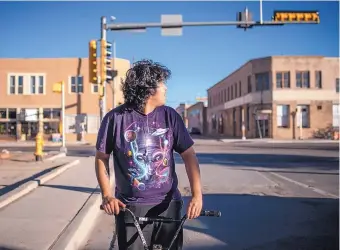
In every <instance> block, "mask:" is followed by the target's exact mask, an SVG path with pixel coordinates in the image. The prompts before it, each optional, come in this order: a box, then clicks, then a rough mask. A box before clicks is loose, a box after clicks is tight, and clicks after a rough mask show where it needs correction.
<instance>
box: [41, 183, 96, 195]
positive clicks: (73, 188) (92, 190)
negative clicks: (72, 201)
mask: <svg viewBox="0 0 340 250" xmlns="http://www.w3.org/2000/svg"><path fill="white" fill-rule="evenodd" d="M40 186H41V187H48V188H57V189H64V190H70V191H77V192H82V193H94V194H99V193H100V190H99V189H97V188H89V187H77V186H64V185H49V184H43V185H40Z"/></svg>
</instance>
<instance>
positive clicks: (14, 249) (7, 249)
mask: <svg viewBox="0 0 340 250" xmlns="http://www.w3.org/2000/svg"><path fill="white" fill-rule="evenodd" d="M0 250H24V249H23V248H17V247H6V246H0Z"/></svg>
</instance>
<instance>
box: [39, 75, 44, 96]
mask: <svg viewBox="0 0 340 250" xmlns="http://www.w3.org/2000/svg"><path fill="white" fill-rule="evenodd" d="M44 80H45V79H44V77H43V76H39V94H43V93H44V85H45V83H44Z"/></svg>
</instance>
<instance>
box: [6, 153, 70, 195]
mask: <svg viewBox="0 0 340 250" xmlns="http://www.w3.org/2000/svg"><path fill="white" fill-rule="evenodd" d="M51 156H53V155H50V156H49V157H51ZM67 162H68V161H67V159H60V158H59V159H58V160H54V161H49V160H48V157H47V158H45V159H44V161H39V162H36V161H35V160H34V155H32V154H31V153H20V154H19V153H11V154H10V158H9V159H4V160H0V200H1V198H3V197H2V195H4V194H5V193H7V192H9V191H11V190H13V189H14V188H16V187H18V186H19V185H21V184H23V183H25V182H27V181H28V180H30V179H32V180H33V179H35V178H37V177H39V176H42V175H44V174H46V173H47V172H50V171H51V170H53V169H56V168H58V167H59V166H62V165H64V164H65V163H67Z"/></svg>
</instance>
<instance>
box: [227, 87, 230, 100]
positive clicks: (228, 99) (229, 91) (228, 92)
mask: <svg viewBox="0 0 340 250" xmlns="http://www.w3.org/2000/svg"><path fill="white" fill-rule="evenodd" d="M227 92H228V101H230V91H229V87H228V90H227Z"/></svg>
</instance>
